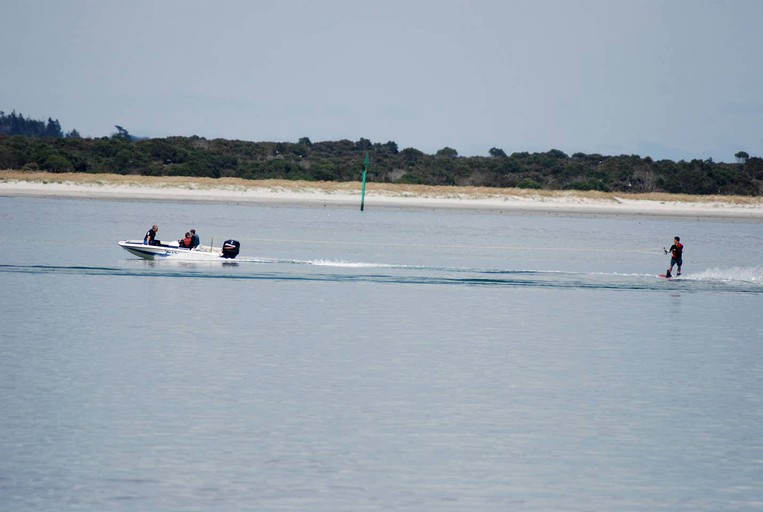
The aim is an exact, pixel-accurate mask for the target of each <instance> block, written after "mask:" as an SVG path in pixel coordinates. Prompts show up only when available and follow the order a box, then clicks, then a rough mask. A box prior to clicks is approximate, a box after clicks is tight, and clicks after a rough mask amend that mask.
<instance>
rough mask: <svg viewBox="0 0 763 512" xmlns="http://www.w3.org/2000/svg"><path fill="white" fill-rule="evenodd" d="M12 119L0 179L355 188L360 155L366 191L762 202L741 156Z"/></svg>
mask: <svg viewBox="0 0 763 512" xmlns="http://www.w3.org/2000/svg"><path fill="white" fill-rule="evenodd" d="M19 119H22V120H23V117H22V116H17V115H16V114H15V113H13V114H11V116H6V115H5V114H3V113H2V112H0V169H17V170H19V169H20V170H44V171H50V172H59V173H64V172H86V173H116V174H123V175H145V176H199V177H210V178H220V177H236V178H244V179H258V180H259V179H287V180H308V181H340V182H341V181H358V180H359V179H360V174H361V170H362V167H363V160H364V157H365V153H366V151H368V152H369V155H370V159H371V164H370V166H369V170H368V181H370V182H387V183H408V184H424V185H460V186H485V187H518V188H527V189H546V190H600V191H605V192H624V193H625V192H634V193H643V192H668V193H683V194H701V195H706V194H721V195H746V196H758V195H760V194H761V192H763V158H759V157H751V156H750V155H748V154H747V153H746V152H744V151H739V152H738V153H736V154H735V155H734V156H735V157H736V159H737V161H736V162H735V163H715V162H713V161H712V160H711V159H708V160H692V161H690V162H686V161H683V160H682V161H680V162H673V161H671V160H659V161H653V160H652V159H651V158H649V157H646V158H641V157H640V156H638V155H620V156H603V155H599V154H584V153H575V154H573V155H572V156H568V155H566V154H565V153H564V152H562V151H559V150H556V149H552V150H550V151H547V152H545V153H527V152H522V153H512V154H511V155H507V154H506V153H505V152H504V151H503V150H502V149H499V148H491V149H490V151H489V155H490V156H487V157H461V156H459V155H458V152H457V151H456V150H455V149H453V148H450V147H444V148H442V149H440V150H439V151H437V152H436V153H435V154H434V155H428V154H425V153H423V152H421V151H419V150H418V149H415V148H405V149H403V150H398V146H397V144H396V143H395V142H392V141H390V142H386V143H373V142H371V141H370V140H368V139H363V138H361V139H360V140H358V141H357V142H352V141H349V140H339V141H326V142H312V141H311V140H310V139H309V138H307V137H302V138H301V139H299V140H298V141H297V142H296V143H292V142H246V141H240V140H225V139H214V140H208V139H205V138H202V137H196V136H194V137H167V138H161V139H140V138H136V137H133V136H131V135H130V134H129V133H128V132H127V130H125V129H123V128H122V127H119V126H118V127H117V132H116V133H115V134H113V135H112V136H110V137H102V138H94V139H87V138H80V137H79V136H78V135H75V134H72V133H70V134H67V136H63V135H62V134H61V129H60V125H58V121H53V120H50V119H49V120H48V123H43V122H42V121H32V122H31V124H30V121H29V120H25V122H20V121H19ZM12 123H16V126H17V128H18V127H19V126H22V127H24V130H27V128H29V127H30V126H32V125H34V126H36V128H35V130H36V132H40V130H41V133H42V135H39V134H38V135H34V136H30V135H29V134H23V135H7V134H6V133H15V132H9V131H8V130H4V127H7V126H10V124H12ZM25 123H26V124H25ZM41 125H43V126H41ZM51 126H52V128H50V127H51ZM27 131H28V130H27ZM53 132H55V133H56V135H53ZM73 132H74V133H76V131H73ZM47 133H50V135H46V134H47Z"/></svg>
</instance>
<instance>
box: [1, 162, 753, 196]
mask: <svg viewBox="0 0 763 512" xmlns="http://www.w3.org/2000/svg"><path fill="white" fill-rule="evenodd" d="M2 181H22V182H24V181H26V182H34V183H71V184H75V185H93V186H135V187H156V188H181V189H182V188H191V189H196V190H199V189H201V190H204V189H210V190H211V189H215V188H220V189H235V190H247V189H263V188H264V189H270V190H289V191H294V192H327V193H360V183H359V182H328V181H290V180H245V179H241V178H198V177H188V176H133V175H121V174H88V173H64V174H58V173H49V172H32V171H14V170H5V171H0V182H2ZM366 190H367V192H368V193H369V194H375V193H377V194H382V195H391V196H398V197H430V198H443V199H457V198H461V199H479V198H503V197H511V198H527V199H541V200H542V199H549V200H550V199H553V198H559V197H564V198H569V199H577V200H581V201H586V200H590V201H612V202H618V201H619V199H633V200H645V201H660V202H686V203H708V202H711V203H715V202H717V203H727V204H736V205H761V204H763V198H760V197H749V196H721V195H712V196H695V195H687V194H667V193H657V192H655V193H641V194H626V193H611V192H597V191H586V192H583V191H575V190H570V191H559V190H534V189H519V188H492V187H458V186H432V185H403V184H396V183H372V182H370V183H368V184H367V189H366Z"/></svg>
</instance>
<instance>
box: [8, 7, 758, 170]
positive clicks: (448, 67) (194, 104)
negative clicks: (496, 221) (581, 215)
mask: <svg viewBox="0 0 763 512" xmlns="http://www.w3.org/2000/svg"><path fill="white" fill-rule="evenodd" d="M0 20H2V28H0V48H2V51H0V70H2V71H1V72H0V73H1V75H0V111H4V112H5V113H6V114H9V113H10V112H12V111H16V113H20V114H22V115H24V116H25V117H28V118H32V119H43V120H47V118H48V117H51V118H53V119H58V120H59V122H60V123H61V127H62V129H63V130H64V132H68V131H70V130H72V129H76V130H77V131H78V132H79V133H80V134H81V135H82V136H83V137H103V136H108V135H111V134H112V133H114V132H116V129H115V128H114V126H115V125H120V126H122V127H124V128H125V129H126V130H128V131H129V132H130V133H131V134H132V135H136V136H145V137H166V136H173V135H181V136H190V135H198V136H200V137H205V138H208V139H215V138H224V139H238V140H249V141H257V142H261V141H277V142H297V141H298V140H299V139H300V138H302V137H308V138H310V140H311V141H313V142H320V141H329V140H331V141H333V140H341V139H349V140H352V141H357V140H359V139H360V138H366V139H370V140H371V141H372V142H379V143H386V142H388V141H394V142H396V143H397V145H398V147H399V149H401V150H402V149H404V148H408V147H413V148H416V149H419V150H421V151H423V152H425V153H428V154H434V153H436V152H437V151H438V150H439V149H442V148H444V147H450V148H453V149H455V150H456V151H458V154H459V155H461V156H487V155H488V154H489V150H490V149H491V148H494V147H495V148H499V149H502V150H503V151H505V152H506V153H507V154H511V153H514V152H521V151H529V152H543V151H548V150H551V149H558V150H561V151H564V152H565V153H567V154H568V155H572V154H573V153H577V152H582V153H599V154H602V155H621V154H627V155H631V154H636V155H640V156H642V157H646V156H650V157H651V158H653V159H655V160H660V159H670V160H675V161H678V160H687V161H688V160H692V159H695V158H699V159H703V160H704V159H707V158H712V159H713V160H714V161H716V162H733V161H735V158H734V154H735V153H737V152H739V151H745V152H747V153H748V154H749V155H750V156H761V157H763V30H761V20H763V1H759V0H725V1H711V0H471V1H460V0H384V1H373V2H372V1H366V0H322V1H318V0H315V1H309V0H274V1H271V0H214V1H200V0H127V1H125V0H121V1H117V0H0Z"/></svg>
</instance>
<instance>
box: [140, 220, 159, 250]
mask: <svg viewBox="0 0 763 512" xmlns="http://www.w3.org/2000/svg"><path fill="white" fill-rule="evenodd" d="M157 231H159V226H157V225H156V224H154V225H153V226H152V227H151V229H149V230H148V231H146V236H144V237H143V245H159V240H157V239H156V232H157Z"/></svg>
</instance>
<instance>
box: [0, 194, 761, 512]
mask: <svg viewBox="0 0 763 512" xmlns="http://www.w3.org/2000/svg"><path fill="white" fill-rule="evenodd" d="M153 223H157V224H158V225H159V238H162V239H176V238H179V237H180V236H181V235H182V234H183V233H184V232H185V231H187V230H188V229H189V228H191V227H195V228H197V230H198V231H199V233H200V235H201V238H202V241H203V242H204V243H208V242H209V241H210V238H214V241H215V244H217V245H219V243H220V242H222V241H223V240H224V239H226V238H236V239H238V240H240V241H241V244H242V251H241V256H240V258H239V259H238V260H236V263H235V264H233V265H222V264H220V263H217V262H215V263H202V262H188V261H161V262H156V263H154V262H146V261H143V260H139V259H137V258H135V257H134V256H131V255H130V254H128V253H126V252H124V251H123V250H122V249H120V248H119V247H118V246H117V245H116V242H117V241H118V240H120V239H129V238H142V236H143V234H144V233H145V231H146V230H147V229H148V228H149V227H150V225H151V224H153ZM677 234H678V235H680V236H681V238H682V241H684V242H685V245H686V250H685V257H684V260H685V265H684V276H683V277H684V279H682V280H680V281H665V280H662V279H659V278H657V277H655V275H656V274H658V273H661V272H664V271H665V269H666V267H667V263H668V258H667V257H666V256H664V255H663V253H662V250H661V248H662V246H664V245H667V244H669V243H670V242H671V240H672V238H673V236H674V235H677ZM0 287H1V288H2V294H0V320H1V321H2V334H0V340H1V341H0V407H1V413H0V510H9V511H19V512H21V511H61V510H85V511H104V510H110V511H122V510H130V511H132V510H136V511H137V510H139V511H195V510H198V511H209V510H220V511H238V510H257V511H259V510H262V511H270V510H273V511H284V510H287V511H288V510H293V511H326V512H335V511H364V510H367V511H377V510H403V511H443V510H450V511H465V510H474V511H506V510H543V511H545V510H553V511H565V510H569V511H578V510H605V511H612V510H643V511H655V510H666V511H701V510H706V511H718V510H741V511H746V510H762V509H763V484H762V483H761V482H763V320H762V319H761V306H763V226H762V225H761V223H755V222H723V221H710V220H697V219H656V218H632V217H629V218H626V217H615V218H594V217H586V216H561V215H522V214H506V213H495V212H481V213H479V212H477V213H475V212H447V211H434V212H433V211H400V210H375V209H374V208H373V205H369V206H368V209H367V211H366V212H364V213H361V212H359V211H357V210H355V209H348V208H331V207H309V208H308V207H276V206H251V205H237V204H235V203H231V204H192V203H171V202H140V201H125V202H117V201H101V200H64V199H29V198H7V197H0Z"/></svg>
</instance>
